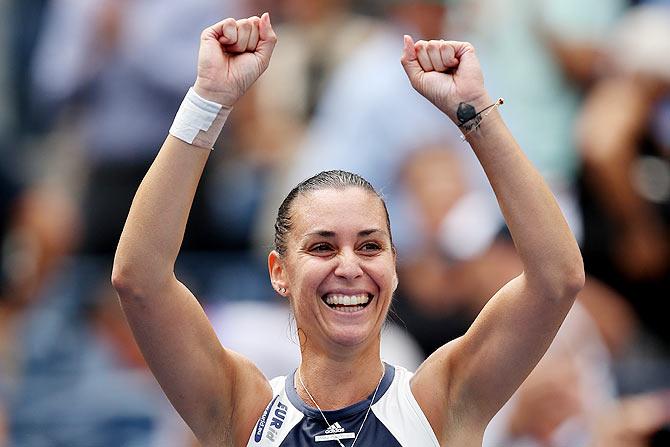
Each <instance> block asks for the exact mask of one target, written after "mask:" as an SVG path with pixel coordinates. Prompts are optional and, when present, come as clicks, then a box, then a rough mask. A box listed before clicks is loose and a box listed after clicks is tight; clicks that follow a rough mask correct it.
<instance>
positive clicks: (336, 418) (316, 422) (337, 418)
mask: <svg viewBox="0 0 670 447" xmlns="http://www.w3.org/2000/svg"><path fill="white" fill-rule="evenodd" d="M294 377H295V373H294V374H289V375H288V376H287V377H286V385H285V386H286V388H285V389H286V394H287V396H288V398H289V400H290V401H291V403H292V404H293V406H295V407H296V408H297V409H298V410H299V411H300V412H302V413H303V414H304V416H305V417H304V419H303V420H302V421H301V422H300V423H299V424H298V425H296V426H295V427H294V428H293V429H292V430H291V432H290V433H289V434H288V436H287V437H286V438H285V439H284V441H283V442H282V443H281V444H280V445H281V447H301V446H307V445H311V446H322V447H331V446H339V444H338V443H337V441H336V440H329V441H319V442H317V441H316V440H315V438H316V437H317V436H319V435H325V434H326V433H325V431H326V429H328V424H327V423H326V421H325V420H324V419H323V416H322V415H321V413H320V412H319V410H318V409H316V408H313V407H311V406H309V405H306V404H305V402H303V400H302V399H301V398H300V397H299V396H298V394H297V392H296V390H295V388H294V387H293V380H294V379H293V378H294ZM394 377H395V368H394V367H393V366H391V365H389V364H385V365H384V377H383V378H382V381H381V383H380V384H379V389H378V390H377V394H376V396H375V402H377V401H378V400H379V399H380V398H381V397H382V396H383V395H384V393H386V392H387V391H388V389H389V387H390V386H391V383H392V382H393V378H394ZM373 394H374V392H373V393H372V394H370V395H369V396H368V398H367V399H365V400H362V401H360V402H356V403H355V404H353V405H350V406H348V407H346V408H342V409H340V410H330V411H324V412H323V413H324V415H325V416H326V419H328V422H329V423H331V424H335V423H336V422H337V423H339V424H340V426H341V427H342V428H343V429H344V430H343V433H354V434H356V433H358V430H359V429H360V427H361V424H362V423H363V420H364V419H365V414H366V413H367V411H368V409H369V408H370V405H372V403H374V402H372V396H373ZM341 442H342V444H343V445H345V446H346V447H349V446H351V444H353V442H354V439H353V438H352V439H341ZM356 445H357V446H361V447H363V446H384V447H401V446H400V443H398V441H397V440H396V439H395V438H394V437H393V435H391V432H389V431H388V429H387V428H386V427H385V426H384V425H383V424H382V423H381V421H379V420H378V419H377V417H376V416H375V414H374V413H373V412H372V411H370V412H369V414H368V417H367V420H366V421H365V425H364V427H363V429H362V431H361V434H360V438H359V439H358V440H357V441H356Z"/></svg>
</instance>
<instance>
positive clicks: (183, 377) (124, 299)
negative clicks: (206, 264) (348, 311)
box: [112, 14, 276, 446]
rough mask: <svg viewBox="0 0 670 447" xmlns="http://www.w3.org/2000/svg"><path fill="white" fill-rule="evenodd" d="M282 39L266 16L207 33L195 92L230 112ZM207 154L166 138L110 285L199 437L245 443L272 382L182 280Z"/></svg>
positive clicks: (165, 386) (134, 209) (224, 23)
mask: <svg viewBox="0 0 670 447" xmlns="http://www.w3.org/2000/svg"><path fill="white" fill-rule="evenodd" d="M275 42H276V36H275V34H274V31H273V30H272V26H271V24H270V19H269V16H268V15H267V14H264V15H263V17H262V18H260V19H259V18H258V17H252V18H249V19H243V20H238V21H235V20H234V19H226V20H224V21H222V22H219V23H217V24H216V25H214V26H212V27H210V28H208V29H206V30H205V31H204V32H203V33H202V36H201V45H200V54H199V58H198V78H197V80H196V83H195V86H194V89H195V90H196V92H197V93H198V94H199V95H200V96H202V97H204V98H205V99H209V100H212V101H215V102H217V103H219V104H222V105H223V110H224V112H223V113H226V114H227V113H228V112H229V110H230V108H231V107H232V106H233V104H234V103H235V102H236V101H237V100H238V99H239V98H240V97H241V96H242V95H243V94H244V92H245V91H246V90H247V89H248V88H249V87H250V86H251V84H252V83H253V82H254V81H255V80H256V79H257V78H258V77H259V76H260V75H261V73H262V72H263V71H264V70H265V69H266V68H267V66H268V64H269V61H270V56H271V54H272V50H273V48H274V45H275ZM195 141H198V139H196V140H195ZM209 153H210V149H209V148H201V147H196V146H194V145H191V144H187V143H185V142H183V141H181V140H179V139H177V138H175V137H173V136H171V135H170V136H168V138H167V140H166V141H165V143H164V145H163V147H162V148H161V150H160V152H159V154H158V156H157V157H156V160H155V161H154V163H153V164H152V166H151V168H150V169H149V172H148V173H147V175H146V177H145V178H144V180H143V181H142V184H141V185H140V187H139V189H138V191H137V194H136V196H135V199H134V200H133V204H132V206H131V209H130V213H129V215H128V219H127V221H126V224H125V227H124V229H123V233H122V235H121V240H120V241H119V246H118V249H117V252H116V256H115V259H114V270H113V273H112V283H113V285H114V287H115V288H116V290H117V292H118V294H119V297H120V300H121V304H122V306H123V309H124V311H125V313H126V317H127V318H128V321H129V323H130V326H131V328H132V330H133V333H134V335H135V338H136V340H137V342H138V344H139V346H140V348H141V350H142V353H143V354H144V357H145V359H146V360H147V363H148V364H149V366H150V368H151V370H152V372H153V373H154V375H155V376H156V378H157V380H158V382H159V383H160V385H161V387H162V388H163V390H164V391H165V393H166V395H167V396H168V398H169V399H170V401H171V402H172V404H173V405H174V407H175V408H176V409H177V411H178V412H179V413H180V415H181V416H182V417H183V418H184V420H185V421H186V422H187V423H188V424H189V426H190V427H191V429H192V430H193V432H194V433H195V435H196V436H197V438H198V439H199V441H200V442H201V443H202V444H203V445H204V446H214V445H216V446H221V445H225V446H232V445H244V444H245V443H246V441H247V438H248V436H249V433H251V431H252V429H253V425H254V423H255V421H256V420H257V419H258V417H259V416H260V414H261V413H262V411H263V409H264V407H265V405H266V404H267V402H268V401H269V400H270V399H271V397H272V391H271V389H270V386H269V383H268V382H267V380H266V379H265V378H264V377H263V375H262V374H261V372H260V371H259V370H258V369H257V368H256V367H255V366H254V365H253V364H252V363H251V362H249V361H248V360H246V359H245V358H243V357H242V356H240V355H239V354H236V353H234V352H232V351H230V350H228V349H225V348H224V347H222V346H221V345H220V343H219V341H218V339H217V337H216V335H215V333H214V330H213V329H212V327H211V325H210V323H209V321H208V320H207V317H206V316H205V313H204V312H203V310H202V308H201V306H200V304H199V303H198V301H197V300H196V299H195V297H194V296H193V295H192V294H191V292H190V291H189V290H188V289H187V288H186V287H185V286H184V285H183V284H182V283H180V282H179V281H178V280H177V278H176V277H175V274H174V263H175V260H176V258H177V254H178V253H179V249H180V246H181V242H182V240H183V236H184V230H185V227H186V221H187V219H188V214H189V210H190V208H191V204H192V201H193V197H194V195H195V191H196V188H197V185H198V181H199V179H200V176H201V174H202V171H203V168H204V166H205V163H206V161H207V158H208V157H209ZM249 396H254V397H255V398H254V399H250V398H249Z"/></svg>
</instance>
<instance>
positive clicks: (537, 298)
mask: <svg viewBox="0 0 670 447" xmlns="http://www.w3.org/2000/svg"><path fill="white" fill-rule="evenodd" d="M401 62H402V64H403V67H404V68H405V71H406V73H407V75H408V77H409V80H410V82H411V84H412V86H413V87H414V88H415V89H416V90H417V91H418V92H419V93H421V94H422V95H423V96H425V97H426V98H427V99H428V100H430V101H431V102H432V103H433V104H435V105H436V106H437V107H438V108H439V109H440V110H442V111H443V112H444V113H445V114H447V115H448V116H449V118H451V119H452V121H454V122H455V123H459V122H460V121H459V120H458V110H459V107H460V110H461V111H462V110H463V107H464V104H466V105H471V106H473V107H474V109H475V110H476V111H480V110H482V109H484V108H485V107H487V106H489V105H490V104H492V103H493V101H492V100H491V98H490V97H489V96H488V94H487V93H486V91H485V89H484V82H483V76H482V73H481V69H480V66H479V62H478V60H477V57H476V55H475V51H474V48H473V47H472V46H471V45H470V44H468V43H463V42H446V41H430V42H425V41H419V42H416V43H414V42H413V41H412V39H411V38H410V37H409V36H406V37H405V43H404V48H403V55H402V59H401ZM466 133H467V130H466ZM468 142H469V143H470V146H471V147H472V150H473V151H474V153H475V155H476V156H477V158H478V159H479V161H480V163H481V165H482V167H483V168H484V171H485V173H486V175H487V177H488V179H489V182H490V184H491V186H492V187H493V190H494V192H495V194H496V197H497V199H498V202H499V205H500V208H501V210H502V212H503V215H504V216H505V220H506V222H507V225H508V227H509V229H510V232H511V234H512V238H513V239H514V243H515V245H516V248H517V252H518V253H519V257H520V259H521V262H522V265H523V269H524V271H523V273H522V274H521V275H519V276H518V277H516V278H514V279H513V280H511V281H510V282H509V283H507V284H506V285H505V286H503V287H502V288H501V289H500V290H499V291H498V292H497V293H496V294H495V295H494V296H493V298H492V299H491V300H490V301H489V303H488V304H487V305H486V306H485V307H484V309H483V310H482V312H481V313H480V315H479V316H478V317H477V319H476V321H475V322H474V323H473V325H472V327H471V328H470V330H469V331H468V332H467V333H466V335H464V336H463V337H461V338H460V339H457V340H455V341H454V342H451V343H449V344H448V345H446V346H443V347H442V348H440V349H439V350H437V351H436V352H435V353H434V354H433V355H432V356H431V357H429V358H428V360H426V362H425V363H424V364H423V365H422V367H421V368H420V369H419V371H417V373H416V375H415V377H414V379H413V382H412V390H413V392H414V395H415V396H416V398H417V400H418V402H419V404H420V405H421V406H422V408H423V410H424V411H425V413H426V415H427V416H428V419H429V421H430V423H431V425H432V427H433V429H434V431H435V433H436V435H437V437H438V439H439V440H440V442H441V443H447V444H448V443H450V442H451V443H455V444H454V445H470V443H472V445H475V443H476V442H477V441H479V442H481V441H480V440H481V434H482V433H483V431H484V428H485V427H486V425H487V424H488V422H489V421H490V419H491V418H492V417H493V416H494V415H495V413H496V412H497V411H498V410H499V409H500V407H502V405H503V404H504V403H505V402H506V401H507V400H508V399H509V397H510V396H511V395H512V394H513V393H514V391H515V390H516V389H517V388H518V387H519V385H521V383H522V382H523V381H524V379H525V378H526V377H527V376H528V374H529V373H530V372H531V370H532V369H533V368H534V367H535V365H536V364H537V362H538V361H539V360H540V358H541V357H542V355H543V354H544V353H545V351H546V350H547V348H548V346H549V344H550V343H551V341H552V340H553V338H554V336H555V334H556V332H557V331H558V328H559V326H560V325H561V323H562V322H563V319H564V318H565V315H566V314H567V312H568V310H569V309H570V307H571V306H572V303H573V302H574V298H575V296H576V294H577V292H578V291H579V290H580V289H581V288H582V286H583V284H584V269H583V263H582V259H581V254H580V252H579V248H578V246H577V243H576V241H575V240H574V238H573V236H572V233H571V232H570V230H569V228H568V225H567V224H566V222H565V219H564V218H563V215H562V214H561V211H560V210H559V208H558V205H557V204H556V202H555V200H554V197H553V196H552V194H551V192H550V191H549V188H548V187H547V186H546V184H545V183H544V181H543V179H542V177H541V176H540V174H539V173H538V172H537V171H536V170H535V169H534V168H533V166H532V165H531V163H530V162H529V161H528V159H527V158H526V157H525V155H524V154H523V152H522V151H521V149H520V148H519V146H518V145H517V143H516V141H515V140H514V138H513V137H512V135H511V134H510V132H509V130H508V129H507V127H506V126H505V124H504V123H503V121H502V118H501V117H500V115H499V113H498V112H497V110H494V111H493V112H491V113H490V114H489V115H488V116H487V117H486V118H485V119H484V120H483V121H481V123H480V126H479V127H478V128H477V129H476V130H475V131H474V132H472V133H470V134H468ZM474 434H477V435H474ZM475 437H479V439H475ZM477 445H479V444H477Z"/></svg>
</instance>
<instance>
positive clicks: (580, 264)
mask: <svg viewBox="0 0 670 447" xmlns="http://www.w3.org/2000/svg"><path fill="white" fill-rule="evenodd" d="M557 278H558V280H557V282H558V285H557V286H556V288H555V292H554V296H555V297H556V298H557V299H559V300H574V299H575V297H576V296H577V294H578V293H579V292H580V291H581V290H582V288H584V284H585V283H586V273H585V271H584V261H583V260H582V256H581V254H579V253H578V254H577V256H575V257H574V259H572V260H571V261H570V262H568V263H566V265H565V266H563V268H562V269H561V268H559V273H558V275H557Z"/></svg>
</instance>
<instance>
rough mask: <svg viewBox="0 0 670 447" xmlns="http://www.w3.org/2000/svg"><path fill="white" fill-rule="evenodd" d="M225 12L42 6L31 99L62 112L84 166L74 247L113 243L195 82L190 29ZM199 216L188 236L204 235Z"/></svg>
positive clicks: (110, 3)
mask: <svg viewBox="0 0 670 447" xmlns="http://www.w3.org/2000/svg"><path fill="white" fill-rule="evenodd" d="M225 15H236V4H235V2H234V0H230V1H225V2H221V1H215V0H198V1H195V2H188V3H185V2H181V1H176V0H172V1H171V2H166V1H165V0H160V1H158V0H141V1H119V0H104V1H100V2H90V1H85V0H59V1H54V2H52V3H51V4H50V5H49V8H48V10H47V12H46V17H45V22H44V28H43V32H42V33H41V34H40V39H39V44H38V48H37V50H36V54H35V60H34V70H33V79H34V91H33V95H34V99H35V101H36V102H37V103H38V104H39V109H40V110H42V111H43V112H44V113H45V114H51V115H53V116H59V117H61V120H60V121H61V123H62V121H63V118H67V119H65V121H66V122H67V121H69V122H70V124H69V125H70V127H73V129H71V132H79V133H80V134H81V142H80V144H81V147H82V148H81V150H82V153H81V154H79V157H80V158H82V159H83V162H82V163H81V165H82V167H86V166H90V169H89V175H88V178H89V179H88V183H87V186H86V188H85V192H84V198H83V210H84V217H85V219H84V237H83V251H84V252H87V253H111V252H112V251H113V248H114V247H115V246H116V243H117V240H118V235H119V233H120V230H121V227H122V225H123V220H124V216H125V215H126V214H127V210H128V208H129V206H130V201H131V199H132V196H133V193H134V191H135V190H136V187H137V185H138V183H139V181H140V180H141V178H142V176H143V174H144V172H145V171H146V168H147V165H148V163H149V162H150V160H151V159H152V158H153V156H154V154H155V152H156V150H157V148H158V147H159V146H160V144H161V143H162V141H163V140H164V138H165V135H166V134H167V130H168V128H169V126H170V123H171V121H172V118H173V114H174V111H175V110H176V109H177V107H178V105H179V102H180V101H181V99H182V97H183V95H184V93H185V92H186V90H187V89H188V87H189V86H190V85H191V84H192V82H193V80H194V79H195V66H196V64H195V60H196V57H197V48H198V42H199V34H200V31H201V30H202V29H203V28H204V27H205V26H208V25H210V24H211V22H213V21H216V20H218V19H219V18H220V17H222V16H225ZM166 48H169V51H165V49H166ZM66 112H67V113H66ZM72 123H75V126H72ZM61 125H65V124H61ZM71 152H74V151H71ZM74 153H76V152H74ZM70 155H72V154H70ZM199 203H200V202H198V204H199ZM196 209H199V210H200V211H201V213H200V214H202V213H205V211H204V210H203V207H201V206H200V207H199V206H196ZM198 214H199V213H196V216H198ZM209 220H210V219H207V218H206V217H202V218H196V219H194V222H195V224H196V225H198V224H199V225H202V228H198V229H201V231H193V232H191V233H190V236H191V237H192V238H194V239H196V238H197V237H201V238H202V239H201V240H207V237H208V236H211V235H212V231H211V230H210V229H209V228H208V227H207V222H209ZM208 231H209V233H207V232H208Z"/></svg>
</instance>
